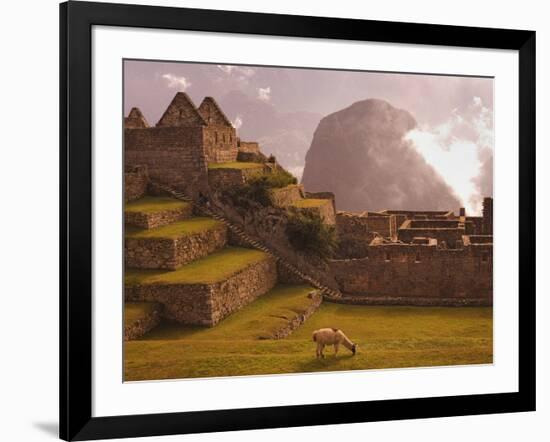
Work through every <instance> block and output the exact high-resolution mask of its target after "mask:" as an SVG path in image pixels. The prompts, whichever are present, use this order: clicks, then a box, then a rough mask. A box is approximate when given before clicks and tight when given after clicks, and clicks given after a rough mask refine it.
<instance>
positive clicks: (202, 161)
mask: <svg viewBox="0 0 550 442" xmlns="http://www.w3.org/2000/svg"><path fill="white" fill-rule="evenodd" d="M203 143H204V128H203V127H202V126H195V127H185V126H177V127H155V128H148V129H126V130H125V131H124V157H125V166H126V167H134V166H140V165H144V166H147V169H148V173H149V178H150V179H151V180H153V181H157V182H159V183H163V184H167V185H169V186H172V187H175V188H177V189H180V190H185V191H188V192H191V193H197V192H198V190H200V189H206V188H207V186H208V180H207V178H208V175H207V167H206V156H205V153H204V150H203Z"/></svg>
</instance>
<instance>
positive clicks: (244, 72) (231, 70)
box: [216, 64, 256, 80]
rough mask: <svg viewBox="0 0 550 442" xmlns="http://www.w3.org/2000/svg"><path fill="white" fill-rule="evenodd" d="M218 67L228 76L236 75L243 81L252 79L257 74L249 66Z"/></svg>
mask: <svg viewBox="0 0 550 442" xmlns="http://www.w3.org/2000/svg"><path fill="white" fill-rule="evenodd" d="M216 67H217V68H218V69H219V70H220V71H222V72H223V73H225V74H226V75H235V76H237V77H240V78H241V79H243V80H244V79H247V78H250V77H252V76H253V75H254V74H255V73H256V70H255V69H253V68H251V67H249V66H235V65H231V64H218V65H216Z"/></svg>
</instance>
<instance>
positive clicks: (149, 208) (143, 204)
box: [124, 196, 190, 213]
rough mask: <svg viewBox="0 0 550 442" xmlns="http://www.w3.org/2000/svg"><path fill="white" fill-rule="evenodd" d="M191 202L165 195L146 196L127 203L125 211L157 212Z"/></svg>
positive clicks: (180, 206)
mask: <svg viewBox="0 0 550 442" xmlns="http://www.w3.org/2000/svg"><path fill="white" fill-rule="evenodd" d="M189 204H190V203H186V202H185V201H179V200H175V199H173V198H169V197H163V196H144V197H143V198H140V199H139V200H135V201H132V202H129V203H126V206H125V207H124V211H125V212H144V213H155V212H162V211H164V210H174V209H180V208H183V207H187V206H189Z"/></svg>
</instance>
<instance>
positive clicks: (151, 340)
mask: <svg viewBox="0 0 550 442" xmlns="http://www.w3.org/2000/svg"><path fill="white" fill-rule="evenodd" d="M309 290H310V289H309V288H308V287H306V286H293V287H292V286H278V287H276V288H275V289H274V290H273V291H272V292H270V293H269V294H266V295H264V296H263V297H261V298H260V299H258V300H257V301H255V302H254V303H252V304H250V305H249V306H247V307H246V308H245V309H243V310H241V311H240V312H237V313H235V314H234V315H232V316H230V317H228V318H227V319H225V320H224V321H222V322H221V323H220V324H218V325H217V326H216V327H214V328H209V329H203V328H198V327H186V326H179V325H175V324H172V325H161V326H159V327H158V328H157V329H155V330H153V331H152V332H151V333H149V334H147V335H145V336H144V337H142V338H141V339H140V340H137V341H131V342H127V343H126V345H125V349H126V357H125V378H126V380H128V381H131V380H145V379H174V378H188V377H210V376H236V375H258V374H276V373H298V372H317V371H337V370H354V369H374V368H376V369H380V368H399V367H422V366H437V365H462V364H486V363H491V362H492V359H493V340H492V316H493V310H492V308H490V307H479V308H478V307H456V308H451V307H397V306H391V307H381V306H359V305H357V306H353V305H341V304H330V303H325V304H323V305H322V306H321V308H320V309H319V310H318V312H317V313H315V314H314V315H313V316H312V317H311V318H310V319H309V320H308V321H307V322H306V323H305V324H303V325H302V326H301V327H300V328H299V329H297V330H296V331H295V332H294V333H293V334H292V335H291V336H290V337H289V338H287V339H283V340H262V339H258V338H259V337H262V336H264V335H266V334H269V332H270V330H272V329H273V328H274V327H277V326H278V325H279V324H282V323H283V322H284V320H283V319H282V316H286V315H287V314H289V313H290V314H292V312H297V311H300V309H304V308H305V305H307V301H309V300H306V298H305V296H306V295H307V292H308V291H309ZM285 312H286V313H285ZM278 319H280V321H281V322H280V323H276V322H275V321H276V320H278ZM322 327H337V328H341V329H342V330H344V332H345V333H346V334H347V335H348V336H349V337H350V339H352V340H353V341H354V342H356V343H357V344H359V350H358V354H357V355H356V356H351V353H350V352H349V351H347V350H346V349H345V348H341V350H340V352H339V354H338V356H337V357H334V356H333V351H332V347H327V348H326V349H325V354H326V358H325V359H322V360H317V359H316V358H315V343H314V342H312V338H311V334H312V332H313V330H316V329H318V328H322Z"/></svg>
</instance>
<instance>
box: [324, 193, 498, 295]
mask: <svg viewBox="0 0 550 442" xmlns="http://www.w3.org/2000/svg"><path fill="white" fill-rule="evenodd" d="M492 206H493V200H492V198H485V199H484V203H483V216H482V217H468V216H466V212H465V210H464V209H463V208H461V209H460V211H459V215H458V216H456V215H455V214H454V212H452V211H449V212H425V211H424V212H415V211H399V210H384V211H382V212H379V213H378V214H377V215H382V216H378V217H376V215H375V216H373V214H372V213H369V212H363V213H359V214H354V213H350V212H338V214H337V217H336V225H337V231H338V233H339V236H340V250H339V256H338V259H334V260H332V261H331V262H330V266H331V270H332V272H333V274H334V277H335V278H336V281H337V282H338V284H339V287H340V290H341V291H342V292H343V293H346V294H348V295H352V296H355V297H356V299H359V300H360V299H361V298H364V299H365V300H367V299H370V300H371V301H372V300H373V299H374V300H376V299H378V300H379V301H381V302H384V300H385V301H386V302H390V300H396V299H397V300H399V302H400V303H410V304H430V305H433V304H436V305H438V304H444V305H455V304H458V305H464V304H473V305H491V304H492V299H493V236H492ZM369 218H370V220H376V222H374V223H372V224H369V222H370V220H369ZM392 218H393V219H392ZM395 225H397V226H398V227H397V232H396V233H397V235H396V236H394V233H395V230H394V228H393V227H392V226H395ZM374 229H376V230H374ZM487 232H491V234H489V233H487ZM367 241H368V244H366V242H367Z"/></svg>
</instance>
